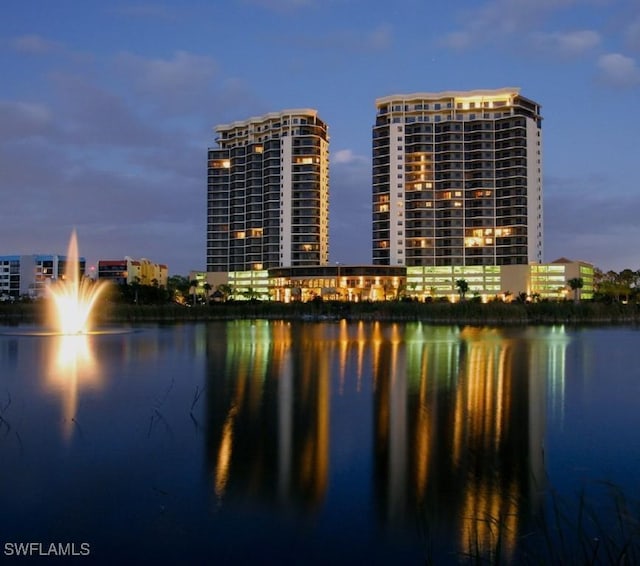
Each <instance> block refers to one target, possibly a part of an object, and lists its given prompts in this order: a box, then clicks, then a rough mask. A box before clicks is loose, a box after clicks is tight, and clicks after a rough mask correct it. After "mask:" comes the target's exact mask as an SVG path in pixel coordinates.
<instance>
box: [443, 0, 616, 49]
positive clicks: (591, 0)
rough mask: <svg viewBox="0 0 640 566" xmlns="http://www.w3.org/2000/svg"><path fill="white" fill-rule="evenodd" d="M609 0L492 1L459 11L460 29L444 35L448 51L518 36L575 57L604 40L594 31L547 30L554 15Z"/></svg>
mask: <svg viewBox="0 0 640 566" xmlns="http://www.w3.org/2000/svg"><path fill="white" fill-rule="evenodd" d="M606 1H607V0H536V1H535V2H532V1H531V0H489V1H486V2H484V3H483V4H481V5H480V6H477V4H476V5H475V7H472V8H468V9H463V10H461V11H460V12H459V18H458V20H459V22H460V25H459V29H456V30H453V31H451V32H449V33H448V34H446V35H444V36H443V37H442V38H441V40H440V43H441V44H442V45H443V46H444V47H447V48H451V49H455V50H465V49H471V48H477V47H478V46H479V45H487V44H497V43H500V42H501V41H504V40H507V39H513V38H514V37H516V38H517V39H518V42H519V43H524V44H526V45H528V46H529V47H532V48H534V49H536V50H543V51H545V52H551V53H553V54H554V55H558V54H560V55H562V56H576V55H580V54H582V53H584V52H585V51H588V50H590V49H593V48H594V47H597V46H598V45H599V44H600V43H601V41H602V38H601V36H600V34H599V33H598V32H597V31H594V30H566V31H546V30H545V26H546V25H547V24H548V22H549V21H550V20H551V18H552V17H553V16H554V14H555V13H557V12H560V11H562V10H565V9H568V8H577V7H579V6H581V5H589V4H592V5H594V4H599V3H602V4H603V3H606Z"/></svg>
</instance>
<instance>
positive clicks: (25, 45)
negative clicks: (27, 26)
mask: <svg viewBox="0 0 640 566" xmlns="http://www.w3.org/2000/svg"><path fill="white" fill-rule="evenodd" d="M9 46H10V47H11V48H12V49H13V50H15V51H18V52H19V53H27V54H30V55H45V54H49V53H56V52H60V51H64V50H65V47H64V45H63V44H62V43H60V42H58V41H52V40H49V39H46V38H44V37H42V36H40V35H35V34H31V35H22V36H19V37H15V38H13V39H11V40H10V41H9Z"/></svg>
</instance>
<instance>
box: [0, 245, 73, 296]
mask: <svg viewBox="0 0 640 566" xmlns="http://www.w3.org/2000/svg"><path fill="white" fill-rule="evenodd" d="M78 263H79V270H80V277H83V276H84V272H85V264H86V262H85V259H84V258H83V257H81V258H79V260H78ZM66 268H67V256H65V255H57V254H34V255H6V256H0V296H7V297H13V298H14V299H15V298H18V297H29V298H32V299H37V298H41V297H44V296H45V295H46V290H47V287H48V285H50V284H51V283H52V282H53V281H55V280H56V279H62V278H64V276H65V270H66Z"/></svg>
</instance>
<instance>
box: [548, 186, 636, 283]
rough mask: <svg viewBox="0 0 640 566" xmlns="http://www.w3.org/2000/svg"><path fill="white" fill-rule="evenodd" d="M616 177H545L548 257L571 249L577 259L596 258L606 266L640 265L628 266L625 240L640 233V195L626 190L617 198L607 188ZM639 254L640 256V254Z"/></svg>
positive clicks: (560, 254)
mask: <svg viewBox="0 0 640 566" xmlns="http://www.w3.org/2000/svg"><path fill="white" fill-rule="evenodd" d="M613 182H614V181H613V179H612V178H610V177H609V176H607V175H589V176H586V177H580V178H568V177H566V178H559V177H547V178H545V259H546V260H547V261H552V260H554V259H556V258H558V257H560V256H562V255H565V254H566V253H567V252H566V250H567V249H571V250H573V251H572V252H571V255H572V256H573V257H571V259H583V260H586V261H592V262H594V263H595V264H596V265H597V267H599V268H601V269H604V270H605V271H607V270H609V269H615V270H620V269H624V268H627V267H628V268H631V269H637V268H638V265H640V264H635V265H628V264H627V265H625V263H626V262H628V261H629V255H630V254H629V250H628V249H625V247H624V246H620V242H621V241H636V240H637V239H638V238H640V225H638V221H637V214H636V210H638V208H640V195H639V194H637V193H636V192H626V193H619V194H617V195H616V198H611V196H610V194H609V193H608V192H607V191H606V190H604V189H605V188H606V187H609V186H611V184H612V183H613ZM567 211H571V214H567ZM612 219H615V221H612ZM637 258H638V261H640V253H639V254H637Z"/></svg>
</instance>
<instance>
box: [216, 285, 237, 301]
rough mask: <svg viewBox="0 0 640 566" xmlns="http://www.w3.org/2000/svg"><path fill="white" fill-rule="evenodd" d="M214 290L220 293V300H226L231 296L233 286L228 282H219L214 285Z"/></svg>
mask: <svg viewBox="0 0 640 566" xmlns="http://www.w3.org/2000/svg"><path fill="white" fill-rule="evenodd" d="M216 291H218V293H220V294H221V295H222V300H223V301H227V300H229V299H230V298H232V297H233V287H232V286H231V285H229V284H228V283H220V285H218V286H217V287H216Z"/></svg>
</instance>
